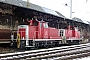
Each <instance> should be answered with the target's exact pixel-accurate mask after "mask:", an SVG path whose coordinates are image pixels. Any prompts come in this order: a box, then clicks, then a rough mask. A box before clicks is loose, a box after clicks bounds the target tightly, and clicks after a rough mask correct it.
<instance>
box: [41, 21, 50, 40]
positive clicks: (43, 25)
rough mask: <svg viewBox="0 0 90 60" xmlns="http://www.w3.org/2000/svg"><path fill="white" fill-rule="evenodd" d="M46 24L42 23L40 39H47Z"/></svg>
mask: <svg viewBox="0 0 90 60" xmlns="http://www.w3.org/2000/svg"><path fill="white" fill-rule="evenodd" d="M48 36H49V35H48V24H47V23H45V22H43V23H42V38H44V39H48Z"/></svg>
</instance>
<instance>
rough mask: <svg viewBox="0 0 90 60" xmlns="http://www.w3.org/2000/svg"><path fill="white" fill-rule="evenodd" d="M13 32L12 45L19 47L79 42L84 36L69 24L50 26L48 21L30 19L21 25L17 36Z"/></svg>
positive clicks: (50, 45) (52, 45)
mask: <svg viewBox="0 0 90 60" xmlns="http://www.w3.org/2000/svg"><path fill="white" fill-rule="evenodd" d="M15 35H16V34H15V32H14V33H13V34H12V38H11V40H12V45H13V46H17V48H21V49H23V48H26V47H35V48H38V47H46V48H47V47H54V46H59V45H60V44H79V43H80V42H81V41H82V36H81V33H80V31H78V28H77V27H73V26H70V25H69V26H67V28H66V29H56V28H53V27H49V26H48V23H47V22H44V21H37V20H30V21H28V23H27V25H19V26H18V31H17V37H16V39H14V37H13V36H15Z"/></svg>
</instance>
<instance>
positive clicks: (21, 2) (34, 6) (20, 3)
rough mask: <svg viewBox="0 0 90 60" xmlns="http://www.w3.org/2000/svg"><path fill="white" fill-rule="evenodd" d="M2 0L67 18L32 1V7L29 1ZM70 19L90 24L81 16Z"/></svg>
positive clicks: (0, 0)
mask: <svg viewBox="0 0 90 60" xmlns="http://www.w3.org/2000/svg"><path fill="white" fill-rule="evenodd" d="M0 2H2V3H6V4H11V5H14V6H19V7H24V8H28V9H33V10H36V11H40V12H43V13H48V14H52V15H55V16H58V17H61V18H66V17H65V16H64V15H62V14H61V13H60V12H58V11H54V10H51V9H47V8H45V7H41V6H38V5H35V4H32V3H29V4H30V7H27V2H25V1H22V0H0ZM66 19H67V18H66ZM69 20H74V21H77V22H81V23H85V24H90V22H88V21H83V20H81V19H79V18H76V17H74V18H73V19H69Z"/></svg>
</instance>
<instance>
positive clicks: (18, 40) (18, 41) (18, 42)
mask: <svg viewBox="0 0 90 60" xmlns="http://www.w3.org/2000/svg"><path fill="white" fill-rule="evenodd" d="M16 42H17V48H20V34H17V41H16Z"/></svg>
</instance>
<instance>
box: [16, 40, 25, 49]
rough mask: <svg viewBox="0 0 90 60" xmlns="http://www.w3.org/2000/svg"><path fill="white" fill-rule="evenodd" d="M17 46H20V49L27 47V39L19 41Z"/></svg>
mask: <svg viewBox="0 0 90 60" xmlns="http://www.w3.org/2000/svg"><path fill="white" fill-rule="evenodd" d="M17 48H19V49H25V41H20V42H17Z"/></svg>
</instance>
